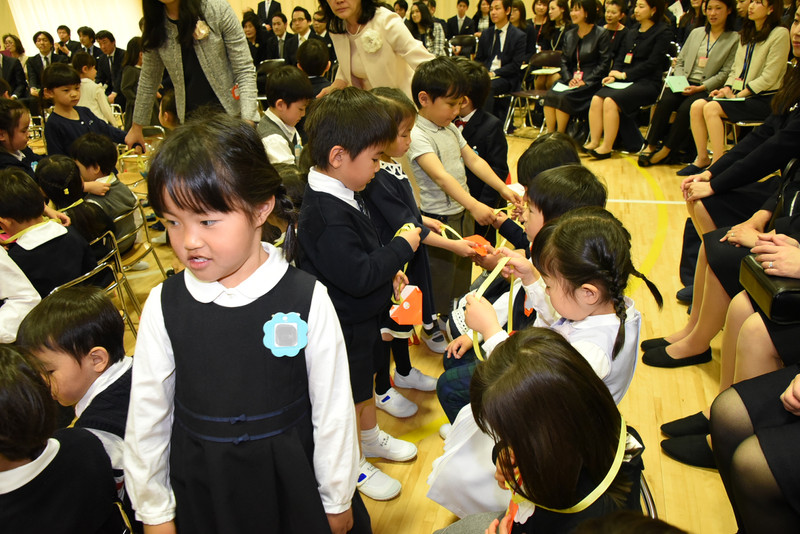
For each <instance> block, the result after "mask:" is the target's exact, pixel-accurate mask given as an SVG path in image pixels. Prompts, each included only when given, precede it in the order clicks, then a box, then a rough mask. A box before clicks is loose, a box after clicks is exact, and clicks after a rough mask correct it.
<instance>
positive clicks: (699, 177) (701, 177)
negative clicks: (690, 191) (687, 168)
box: [681, 171, 711, 200]
mask: <svg viewBox="0 0 800 534" xmlns="http://www.w3.org/2000/svg"><path fill="white" fill-rule="evenodd" d="M709 180H711V173H710V172H708V171H703V172H701V173H700V174H693V175H691V176H687V177H686V178H684V179H683V180H682V181H681V192H682V193H683V199H684V200H686V189H687V188H688V187H689V185H690V184H693V183H694V182H707V181H709Z"/></svg>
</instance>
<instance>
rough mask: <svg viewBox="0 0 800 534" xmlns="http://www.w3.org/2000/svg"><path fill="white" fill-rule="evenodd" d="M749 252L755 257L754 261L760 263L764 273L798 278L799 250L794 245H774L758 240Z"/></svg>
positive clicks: (799, 271)
mask: <svg viewBox="0 0 800 534" xmlns="http://www.w3.org/2000/svg"><path fill="white" fill-rule="evenodd" d="M759 243H762V244H759ZM750 252H752V253H753V254H755V255H756V261H757V262H759V263H761V266H762V267H763V268H764V272H765V273H767V274H769V275H772V276H790V277H792V278H800V248H797V247H796V246H794V245H776V244H774V243H768V242H765V241H764V240H761V239H759V240H758V241H757V243H756V246H754V247H753V248H752V249H751V250H750Z"/></svg>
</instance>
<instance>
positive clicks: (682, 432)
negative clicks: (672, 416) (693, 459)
mask: <svg viewBox="0 0 800 534" xmlns="http://www.w3.org/2000/svg"><path fill="white" fill-rule="evenodd" d="M709 432H711V429H710V428H709V423H708V418H707V417H706V416H705V415H703V412H697V413H696V414H694V415H690V416H689V417H683V418H681V419H676V420H675V421H671V422H669V423H664V424H663V425H661V433H662V434H664V435H665V436H667V437H669V438H678V437H681V436H692V435H703V436H705V435H706V434H708V433H709Z"/></svg>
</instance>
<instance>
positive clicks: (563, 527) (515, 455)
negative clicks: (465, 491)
mask: <svg viewBox="0 0 800 534" xmlns="http://www.w3.org/2000/svg"><path fill="white" fill-rule="evenodd" d="M470 402H471V405H472V410H473V413H474V414H475V420H476V422H477V424H478V427H479V428H480V429H481V430H482V431H483V432H484V433H486V434H488V435H490V436H491V437H492V438H493V439H494V441H495V443H496V445H495V447H494V450H493V456H494V458H493V461H494V463H495V465H496V472H495V479H496V480H497V483H498V485H499V486H500V487H501V488H503V489H508V490H509V491H510V494H509V496H508V497H509V499H510V501H511V502H510V504H509V512H508V513H505V512H500V511H497V512H489V513H486V514H476V515H471V516H467V517H465V518H464V519H462V520H461V521H459V522H457V523H454V524H452V525H450V526H449V527H447V528H445V529H443V530H441V531H438V532H437V534H472V533H476V534H477V533H483V532H484V531H486V529H487V527H488V529H489V530H488V531H489V532H495V530H496V529H497V527H498V523H502V524H501V525H500V532H510V533H514V534H516V533H528V532H548V533H567V532H572V531H573V529H574V528H575V527H576V526H577V525H578V524H580V523H581V522H582V521H584V520H586V519H589V518H593V517H602V516H605V515H607V514H610V513H612V512H614V511H616V510H619V509H621V508H628V509H633V510H641V504H640V503H639V477H640V474H641V470H642V461H641V457H640V455H641V452H642V450H643V449H644V447H643V445H642V444H641V438H640V437H639V436H638V434H637V433H636V431H635V430H633V429H631V428H630V427H628V426H626V425H625V421H624V420H623V418H622V416H621V415H620V413H619V410H618V409H617V407H616V406H615V404H614V399H612V398H611V395H610V394H609V391H608V389H607V388H606V387H605V386H604V385H603V382H602V381H601V380H600V379H599V378H598V377H597V375H596V374H595V373H594V372H593V371H592V368H591V366H590V365H589V364H588V363H587V362H586V360H584V359H583V357H582V356H581V355H580V354H579V353H578V351H577V350H575V349H574V348H573V347H572V346H571V345H570V344H569V343H568V342H567V341H566V340H565V339H564V338H563V337H562V336H561V335H560V334H558V333H556V332H554V331H551V330H547V329H543V328H528V329H525V330H522V331H520V332H517V333H516V334H515V335H514V336H512V337H510V338H509V339H508V340H506V341H505V342H504V343H503V344H502V345H500V346H498V347H497V348H496V349H495V351H494V353H493V354H492V357H491V358H489V359H488V360H486V361H484V362H481V363H480V364H478V366H477V368H476V370H475V375H474V376H473V378H472V386H471V387H470ZM542 429H547V432H546V434H547V438H546V439H545V438H544V435H543V434H542Z"/></svg>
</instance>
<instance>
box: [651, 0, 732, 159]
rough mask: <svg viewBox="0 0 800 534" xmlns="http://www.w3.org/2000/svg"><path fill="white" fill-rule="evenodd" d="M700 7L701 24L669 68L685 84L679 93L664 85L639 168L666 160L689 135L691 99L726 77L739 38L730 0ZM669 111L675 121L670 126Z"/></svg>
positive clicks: (716, 0) (704, 95)
mask: <svg viewBox="0 0 800 534" xmlns="http://www.w3.org/2000/svg"><path fill="white" fill-rule="evenodd" d="M703 8H704V9H705V12H706V19H707V20H706V24H705V27H702V28H696V29H695V30H694V31H692V33H691V34H690V35H689V37H688V38H687V39H686V43H685V44H684V45H683V48H681V52H680V54H678V60H677V61H676V63H675V70H674V71H673V76H684V77H686V79H687V80H688V82H689V86H688V87H686V88H685V89H684V90H683V91H682V92H680V93H674V92H672V91H670V90H669V87H667V88H666V89H665V90H664V92H663V93H662V94H661V100H659V102H658V105H657V106H656V109H655V111H654V113H653V117H652V118H651V119H650V131H649V133H648V135H647V145H648V149H649V151H650V153H649V154H646V155H645V154H642V155H641V156H640V157H639V165H640V166H641V167H647V166H649V165H655V164H657V163H665V162H666V161H668V160H667V157H668V156H669V155H670V153H671V152H672V151H673V150H676V149H679V148H680V147H681V145H683V144H684V143H685V142H686V140H687V139H688V138H689V136H690V133H689V109H690V108H691V106H692V104H693V103H694V101H695V100H698V99H701V98H707V97H708V93H709V92H710V91H716V90H717V89H719V88H720V87H722V84H723V83H725V81H726V80H727V79H728V74H729V73H730V70H731V66H733V58H734V56H735V54H736V48H737V47H736V42H737V41H738V37H739V35H738V34H737V33H736V32H734V31H733V22H734V20H736V16H735V14H734V0H706V2H705V4H704V6H703ZM673 112H674V113H675V114H676V115H675V121H674V122H673V123H672V124H671V125H670V122H669V121H670V116H671V115H672V113H673ZM662 142H663V145H662V146H661V148H659V144H661V143H662Z"/></svg>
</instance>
